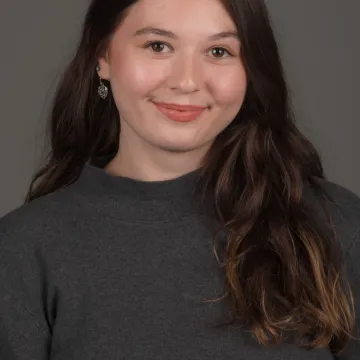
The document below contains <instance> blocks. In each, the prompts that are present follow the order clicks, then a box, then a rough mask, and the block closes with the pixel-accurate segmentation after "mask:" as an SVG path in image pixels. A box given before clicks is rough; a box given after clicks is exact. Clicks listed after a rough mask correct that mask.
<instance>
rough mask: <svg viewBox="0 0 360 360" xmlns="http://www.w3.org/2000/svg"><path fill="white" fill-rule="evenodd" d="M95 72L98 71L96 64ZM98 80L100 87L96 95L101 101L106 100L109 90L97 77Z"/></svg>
mask: <svg viewBox="0 0 360 360" xmlns="http://www.w3.org/2000/svg"><path fill="white" fill-rule="evenodd" d="M96 71H97V72H99V71H100V65H99V64H97V65H96ZM99 80H100V86H99V87H98V94H99V95H100V97H101V98H102V99H106V97H107V96H108V93H109V90H108V88H107V87H106V86H105V85H104V83H103V82H102V80H101V77H100V76H99Z"/></svg>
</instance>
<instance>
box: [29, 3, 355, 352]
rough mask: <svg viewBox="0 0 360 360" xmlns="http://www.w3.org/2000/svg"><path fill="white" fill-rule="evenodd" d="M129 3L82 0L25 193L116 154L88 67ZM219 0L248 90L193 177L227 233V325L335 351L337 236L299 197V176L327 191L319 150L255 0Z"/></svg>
mask: <svg viewBox="0 0 360 360" xmlns="http://www.w3.org/2000/svg"><path fill="white" fill-rule="evenodd" d="M219 1H220V0H219ZM135 2H136V1H131V0H127V1H115V0H93V1H92V2H91V4H90V7H89V9H88V12H87V14H86V18H85V21H84V24H83V31H82V36H81V39H80V42H79V44H78V47H77V50H76V51H75V54H74V56H73V58H72V59H71V61H70V63H69V64H68V66H67V68H66V70H65V72H64V74H63V76H62V78H61V81H60V83H59V86H58V88H57V91H56V93H55V97H54V100H53V105H52V109H51V113H50V118H49V125H50V127H49V130H50V134H49V137H50V145H51V146H50V152H49V154H48V156H47V158H46V161H45V163H44V165H43V166H42V167H41V168H40V169H39V170H38V172H37V173H36V174H35V175H34V177H33V179H32V181H31V184H30V188H29V191H28V194H27V196H26V200H25V202H29V201H32V200H33V199H36V198H38V197H41V196H43V195H45V194H48V193H50V192H54V191H56V190H57V189H60V188H62V187H65V186H67V185H69V184H71V183H73V182H75V181H76V180H77V178H78V177H79V175H80V173H81V171H82V169H83V168H84V166H85V164H86V163H87V162H91V161H93V160H94V159H96V158H98V157H103V156H109V155H110V154H113V153H116V152H117V150H118V146H119V132H120V130H121V129H120V120H119V113H118V110H117V107H116V105H115V102H114V99H113V97H112V94H111V91H110V92H109V96H108V98H107V99H106V101H103V100H100V99H99V97H98V96H97V87H98V76H97V73H96V70H95V68H96V64H97V58H98V57H99V56H100V55H101V54H103V52H104V51H105V50H106V48H107V45H108V42H109V39H110V37H111V35H112V34H113V32H114V31H115V29H116V28H117V27H118V26H119V24H120V23H121V21H122V19H123V18H124V17H125V16H126V14H127V11H128V10H129V8H130V6H131V5H132V4H133V3H135ZM222 3H223V5H224V7H225V8H226V10H227V11H228V13H229V15H230V16H231V17H232V19H233V21H234V23H235V24H236V26H237V28H238V31H239V34H240V38H241V43H242V50H241V51H242V53H241V56H242V59H243V63H244V66H245V68H246V73H247V77H248V87H247V93H246V96H245V99H244V103H243V106H242V108H241V110H240V112H239V113H238V115H237V116H236V118H235V119H234V120H233V121H232V123H231V124H230V125H229V126H228V127H227V128H226V129H225V130H224V131H223V132H222V133H221V134H219V135H218V137H217V138H216V139H215V141H214V144H213V146H212V147H211V149H210V150H209V152H208V153H207V155H206V156H205V158H204V159H203V164H202V165H203V166H202V171H201V178H200V184H201V194H202V196H203V198H205V199H207V201H210V202H211V203H212V204H213V207H214V209H215V214H216V216H217V219H218V220H219V223H220V224H221V229H223V230H225V231H226V234H227V241H226V246H225V247H224V249H223V250H224V251H223V252H222V254H221V255H220V254H219V253H218V251H217V248H216V239H217V236H216V235H217V232H215V234H214V255H215V256H216V258H217V260H218V261H219V264H220V266H221V268H222V269H223V271H224V278H225V283H224V289H225V294H224V296H223V299H226V300H227V302H228V304H229V308H230V309H231V310H232V315H233V316H232V319H231V321H230V322H232V323H237V322H240V323H241V324H247V325H248V326H249V328H250V330H251V332H252V334H253V335H254V336H255V338H256V339H257V340H258V342H259V343H261V344H263V345H264V346H271V345H273V344H278V343H279V342H281V341H282V340H283V339H284V334H286V331H288V330H295V333H296V334H298V335H299V337H300V338H307V339H308V340H309V342H308V343H307V344H302V345H301V346H304V347H306V348H309V349H312V348H315V347H329V348H330V349H331V351H332V352H333V353H339V352H341V351H342V350H343V349H344V348H345V347H346V344H347V343H348V341H349V340H350V338H354V337H353V336H352V333H353V332H354V330H355V326H354V325H355V314H354V312H355V311H354V298H353V294H352V291H351V288H350V285H349V282H348V280H347V278H346V276H345V274H342V275H341V273H342V270H343V258H342V257H341V256H340V254H341V248H340V245H339V243H338V242H336V241H335V233H334V231H329V229H330V228H331V226H326V224H325V223H324V221H323V220H321V219H319V218H317V217H316V216H314V213H313V211H312V210H313V209H311V207H309V206H308V205H307V202H306V198H305V197H304V194H303V189H304V187H305V186H306V185H309V186H310V187H311V188H312V189H314V190H315V192H316V193H317V194H318V195H319V196H320V197H322V198H326V197H327V194H326V193H325V190H324V189H323V188H322V187H321V185H320V182H321V181H320V182H319V179H320V180H321V179H324V172H323V168H322V164H321V160H320V157H319V155H318V153H317V152H316V150H315V149H314V147H313V145H312V144H311V143H310V142H309V141H308V140H307V139H306V138H305V137H304V136H303V135H302V134H301V133H300V131H299V130H298V129H297V127H296V126H295V122H294V116H293V113H292V110H291V104H290V100H289V92H288V89H287V85H286V82H285V76H284V71H283V68H282V64H281V60H280V56H279V50H278V45H277V43H276V39H275V36H274V33H273V30H272V27H271V22H270V18H269V14H268V10H267V8H266V5H265V3H264V0H222ZM107 85H108V86H109V87H110V84H109V83H108V84H107ZM324 210H325V212H326V213H327V214H329V212H328V211H327V210H326V209H324ZM328 220H329V221H328V224H331V219H330V218H328ZM220 258H221V259H220Z"/></svg>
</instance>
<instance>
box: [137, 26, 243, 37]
mask: <svg viewBox="0 0 360 360" xmlns="http://www.w3.org/2000/svg"><path fill="white" fill-rule="evenodd" d="M149 34H150V35H157V36H163V37H167V38H171V39H175V40H178V39H179V37H178V36H177V35H176V34H175V33H173V32H172V31H169V30H165V29H159V28H155V27H151V26H148V27H145V28H143V29H140V30H137V31H136V32H135V33H134V36H141V35H149ZM226 38H234V39H236V40H238V41H240V37H239V34H238V32H237V31H232V30H230V31H223V32H220V33H218V34H214V35H210V36H209V38H208V39H209V40H213V41H214V40H222V39H226Z"/></svg>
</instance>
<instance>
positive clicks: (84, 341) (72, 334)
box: [0, 165, 360, 360]
mask: <svg viewBox="0 0 360 360" xmlns="http://www.w3.org/2000/svg"><path fill="white" fill-rule="evenodd" d="M196 176H197V175H196V172H194V173H190V174H186V175H184V176H182V177H179V178H177V179H174V180H168V181H162V182H152V183H151V182H141V181H136V180H133V179H129V178H125V177H115V176H111V175H109V174H107V173H106V172H105V171H104V170H102V169H100V168H95V167H93V166H90V165H86V166H85V169H84V171H83V172H82V174H81V176H80V178H79V179H78V180H77V181H76V183H74V184H72V185H70V186H68V187H67V188H64V189H61V190H59V191H56V192H54V193H52V194H50V195H47V196H44V197H42V198H39V199H37V200H34V201H32V202H30V203H28V204H26V205H23V206H21V207H20V208H18V209H16V210H14V211H12V212H10V213H9V214H7V215H6V216H5V217H3V218H2V219H1V220H0V359H1V360H30V359H34V360H45V359H51V360H95V359H101V360H103V359H106V360H115V359H116V360H119V359H126V360H150V359H151V360H170V359H171V360H185V359H186V360H189V359H196V360H205V359H206V360H208V359H212V360H215V359H216V360H220V359H221V360H223V359H226V360H235V359H236V360H265V359H272V360H275V359H276V360H330V359H334V357H333V356H332V354H331V353H330V351H329V350H328V349H327V348H322V349H316V350H312V351H307V350H305V349H302V348H300V347H298V346H296V345H295V344H291V343H286V344H283V345H280V346H277V347H273V348H264V347H262V346H260V345H259V344H257V343H256V341H255V340H253V338H252V337H251V336H250V335H249V334H248V333H246V332H243V331H241V330H240V329H239V328H235V327H214V326H213V325H214V324H215V323H217V322H219V321H221V320H224V319H225V318H226V308H225V306H224V303H223V302H218V303H205V302H202V300H203V299H214V298H217V297H219V296H220V295H221V294H222V293H223V283H224V279H223V278H222V277H221V276H220V272H219V270H218V264H217V262H216V260H215V258H214V256H213V253H212V233H211V231H210V230H209V227H208V226H207V225H206V221H204V216H203V214H201V212H199V211H198V210H197V208H196V207H195V206H194V204H193V203H192V200H191V199H192V189H193V185H194V183H195V179H196ZM324 186H325V187H326V188H327V190H328V191H329V192H330V194H331V195H332V196H333V198H334V200H335V201H336V202H337V203H338V204H339V206H340V208H339V210H337V208H336V207H335V206H334V207H333V208H332V212H333V216H334V218H335V225H336V228H337V231H338V234H339V238H340V239H341V241H342V243H343V246H344V248H345V250H346V251H347V252H348V255H347V263H348V265H347V266H348V269H349V277H350V280H351V282H352V285H353V289H354V292H355V295H358V296H360V262H359V259H360V245H359V244H360V239H359V231H358V230H359V225H360V199H359V198H358V197H356V196H355V195H354V194H353V193H351V192H350V191H348V190H346V189H344V188H342V187H340V186H338V185H335V184H333V183H330V182H324ZM340 210H341V211H340ZM357 301H358V300H357ZM359 311H360V307H359V302H357V312H358V313H359ZM357 316H358V321H359V316H360V314H358V315H357ZM358 324H359V322H358ZM340 359H344V360H345V359H346V360H359V359H360V343H358V342H357V343H355V342H352V343H351V344H350V347H349V348H348V350H347V351H346V353H344V355H343V356H342V357H340Z"/></svg>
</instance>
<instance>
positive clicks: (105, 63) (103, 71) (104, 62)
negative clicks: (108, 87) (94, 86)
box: [98, 52, 110, 80]
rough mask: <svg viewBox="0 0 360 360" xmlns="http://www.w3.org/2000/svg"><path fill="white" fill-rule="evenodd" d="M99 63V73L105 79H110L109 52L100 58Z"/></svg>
mask: <svg viewBox="0 0 360 360" xmlns="http://www.w3.org/2000/svg"><path fill="white" fill-rule="evenodd" d="M98 63H99V65H100V71H98V75H99V76H100V77H101V78H102V79H104V80H110V65H109V56H108V52H106V54H105V55H104V56H102V57H100V58H98Z"/></svg>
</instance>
